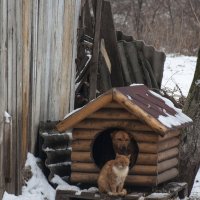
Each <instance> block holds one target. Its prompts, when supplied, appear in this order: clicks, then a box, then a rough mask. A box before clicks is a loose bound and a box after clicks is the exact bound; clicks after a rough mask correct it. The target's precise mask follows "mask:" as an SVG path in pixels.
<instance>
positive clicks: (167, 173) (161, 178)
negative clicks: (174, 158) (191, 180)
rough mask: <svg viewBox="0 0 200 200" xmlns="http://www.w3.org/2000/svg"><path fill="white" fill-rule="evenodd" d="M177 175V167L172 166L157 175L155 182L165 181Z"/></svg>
mask: <svg viewBox="0 0 200 200" xmlns="http://www.w3.org/2000/svg"><path fill="white" fill-rule="evenodd" d="M177 176H178V169H177V168H172V169H170V170H167V171H165V172H163V173H161V174H159V175H158V177H157V184H160V183H163V182H166V181H168V180H170V179H172V178H175V177H177Z"/></svg>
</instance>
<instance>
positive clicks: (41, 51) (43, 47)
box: [37, 0, 52, 121]
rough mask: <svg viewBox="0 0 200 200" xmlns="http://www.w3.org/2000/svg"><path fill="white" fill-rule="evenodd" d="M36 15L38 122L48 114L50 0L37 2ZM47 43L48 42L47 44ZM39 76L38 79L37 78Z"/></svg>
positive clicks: (44, 119)
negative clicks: (38, 82) (37, 11)
mask: <svg viewBox="0 0 200 200" xmlns="http://www.w3.org/2000/svg"><path fill="white" fill-rule="evenodd" d="M38 6H39V8H38V9H39V13H38V45H37V48H38V49H37V54H38V55H37V70H38V74H37V76H38V77H37V78H38V81H39V79H41V80H40V84H38V86H37V95H41V96H40V103H39V104H40V108H41V109H40V120H42V121H46V120H47V112H48V104H47V100H48V85H49V68H50V53H51V52H50V44H51V42H50V41H51V31H50V30H51V21H52V0H49V1H39V5H38ZM48 41H49V42H48ZM39 76H40V77H39Z"/></svg>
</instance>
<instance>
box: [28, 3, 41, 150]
mask: <svg viewBox="0 0 200 200" xmlns="http://www.w3.org/2000/svg"><path fill="white" fill-rule="evenodd" d="M32 22H33V25H32V29H31V35H32V36H31V37H32V39H31V40H32V45H31V47H32V49H31V56H32V62H31V69H30V70H31V73H30V76H31V77H30V80H31V85H30V91H31V92H30V109H31V112H30V130H29V135H30V136H29V138H30V141H29V144H28V146H29V152H35V150H36V148H35V145H36V141H37V133H38V122H39V118H40V95H41V91H40V81H41V66H40V65H39V66H37V56H38V55H37V51H38V0H34V1H33V2H32Z"/></svg>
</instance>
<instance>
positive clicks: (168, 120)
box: [150, 91, 192, 128]
mask: <svg viewBox="0 0 200 200" xmlns="http://www.w3.org/2000/svg"><path fill="white" fill-rule="evenodd" d="M150 92H151V93H152V94H153V95H154V96H156V97H158V98H160V99H162V100H163V101H164V102H165V104H166V105H168V106H169V107H170V108H172V109H174V110H175V111H176V114H175V115H170V114H169V113H167V112H166V111H165V110H164V112H165V114H166V116H163V115H160V116H159V117H158V120H159V121H160V122H161V123H162V124H164V125H165V126H167V127H169V128H171V127H173V126H181V125H182V124H184V123H189V122H192V119H190V118H189V117H188V116H187V115H185V114H184V113H183V112H182V110H181V109H178V108H176V107H175V106H174V104H173V103H172V102H171V101H170V100H169V99H167V98H165V97H162V96H161V95H159V94H157V93H155V92H153V91H150Z"/></svg>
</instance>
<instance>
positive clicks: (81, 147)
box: [72, 140, 158, 154]
mask: <svg viewBox="0 0 200 200" xmlns="http://www.w3.org/2000/svg"><path fill="white" fill-rule="evenodd" d="M92 143H93V140H73V142H72V149H73V151H84V152H90V151H92V146H91V145H92ZM138 147H139V152H140V153H150V154H151V153H152V154H156V153H157V152H158V146H157V144H156V143H138Z"/></svg>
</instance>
